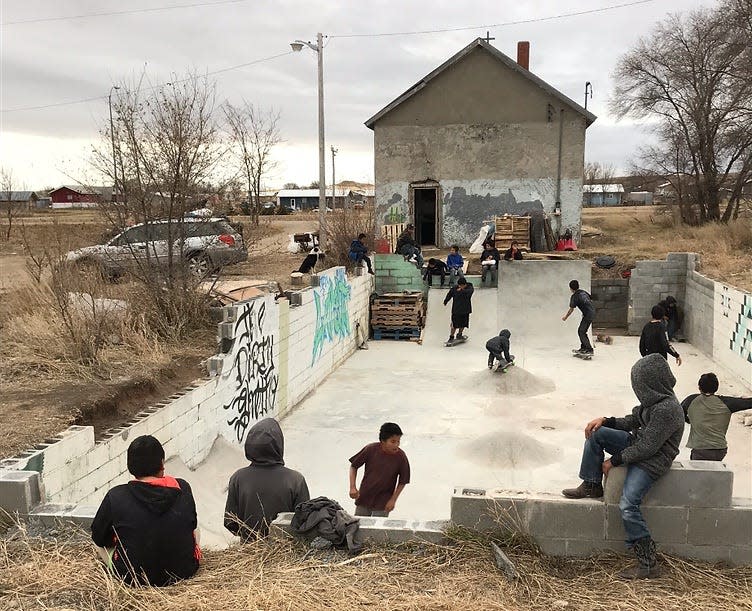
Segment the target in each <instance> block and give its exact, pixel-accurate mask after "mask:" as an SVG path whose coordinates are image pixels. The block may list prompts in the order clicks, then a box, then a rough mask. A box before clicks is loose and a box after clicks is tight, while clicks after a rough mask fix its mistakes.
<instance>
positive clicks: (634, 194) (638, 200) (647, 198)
mask: <svg viewBox="0 0 752 611" xmlns="http://www.w3.org/2000/svg"><path fill="white" fill-rule="evenodd" d="M652 203H653V193H652V192H651V191H630V192H629V193H627V198H626V202H625V204H627V205H629V206H650V205H651V204H652Z"/></svg>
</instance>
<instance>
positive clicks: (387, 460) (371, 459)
mask: <svg viewBox="0 0 752 611" xmlns="http://www.w3.org/2000/svg"><path fill="white" fill-rule="evenodd" d="M350 464H351V465H352V467H353V468H354V469H358V468H359V467H361V466H363V465H365V466H366V468H365V474H364V475H363V481H362V482H360V496H359V497H358V499H357V500H356V501H355V504H356V505H362V506H364V507H368V508H370V509H375V510H377V511H383V510H384V508H385V507H386V503H387V501H388V500H389V499H390V498H391V496H392V494H393V493H394V489H395V488H396V487H397V483H398V480H399V484H409V483H410V463H409V462H408V460H407V455H406V454H405V453H404V452H403V451H402V450H398V451H397V452H396V453H395V454H388V453H386V452H384V450H382V449H381V443H379V442H376V443H369V444H368V445H367V446H366V447H364V448H363V449H362V450H361V451H360V452H358V453H357V454H356V455H355V456H353V457H352V458H351V459H350Z"/></svg>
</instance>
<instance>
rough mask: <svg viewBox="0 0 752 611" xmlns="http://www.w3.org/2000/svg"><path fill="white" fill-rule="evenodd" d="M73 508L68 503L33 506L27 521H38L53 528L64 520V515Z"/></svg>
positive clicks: (73, 507) (73, 506)
mask: <svg viewBox="0 0 752 611" xmlns="http://www.w3.org/2000/svg"><path fill="white" fill-rule="evenodd" d="M73 509H75V505H73V504H70V503H45V504H44V505H39V506H38V507H35V508H34V510H33V511H32V512H31V513H29V521H31V522H38V523H41V524H43V525H44V526H46V527H48V528H54V527H56V526H58V525H60V524H61V523H62V522H64V521H65V516H66V515H67V514H68V513H69V512H70V511H73Z"/></svg>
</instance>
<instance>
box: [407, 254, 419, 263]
mask: <svg viewBox="0 0 752 611" xmlns="http://www.w3.org/2000/svg"><path fill="white" fill-rule="evenodd" d="M407 261H408V263H417V262H418V259H416V258H415V255H413V256H412V257H410V258H409V259H408V260H407Z"/></svg>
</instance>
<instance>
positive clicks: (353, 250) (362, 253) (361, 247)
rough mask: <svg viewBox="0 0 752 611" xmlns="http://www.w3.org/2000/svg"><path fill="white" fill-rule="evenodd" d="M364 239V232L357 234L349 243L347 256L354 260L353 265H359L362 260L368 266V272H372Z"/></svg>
mask: <svg viewBox="0 0 752 611" xmlns="http://www.w3.org/2000/svg"><path fill="white" fill-rule="evenodd" d="M365 239H366V234H365V233H360V234H358V239H356V240H353V241H352V242H351V243H350V252H349V253H347V256H348V257H349V258H350V260H351V261H354V262H355V265H360V264H361V263H362V262H365V264H366V267H367V268H368V273H369V274H373V267H371V259H370V257H368V247H367V246H366V245H365V244H364V243H363V240H365Z"/></svg>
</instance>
